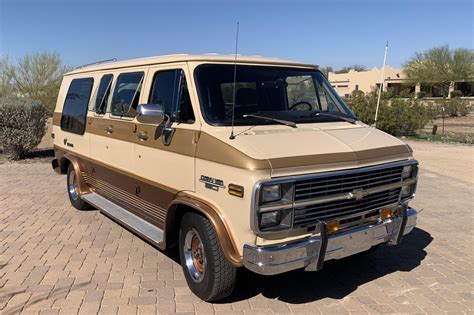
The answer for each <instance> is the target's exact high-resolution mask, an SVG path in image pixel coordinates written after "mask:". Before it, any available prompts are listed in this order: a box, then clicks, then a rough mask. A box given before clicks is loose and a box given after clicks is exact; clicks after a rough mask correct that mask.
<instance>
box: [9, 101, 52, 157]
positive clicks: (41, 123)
mask: <svg viewBox="0 0 474 315" xmlns="http://www.w3.org/2000/svg"><path fill="white" fill-rule="evenodd" d="M45 132H46V111H45V108H44V106H43V105H41V104H40V103H38V102H36V101H33V100H31V99H28V98H23V97H14V96H8V97H3V98H0V146H1V147H2V148H3V151H4V153H6V155H7V156H8V158H10V159H13V160H18V159H21V158H23V157H24V156H25V155H26V154H27V153H28V152H31V150H33V149H34V148H36V146H37V145H38V144H39V143H40V141H41V138H42V137H43V136H44V134H45Z"/></svg>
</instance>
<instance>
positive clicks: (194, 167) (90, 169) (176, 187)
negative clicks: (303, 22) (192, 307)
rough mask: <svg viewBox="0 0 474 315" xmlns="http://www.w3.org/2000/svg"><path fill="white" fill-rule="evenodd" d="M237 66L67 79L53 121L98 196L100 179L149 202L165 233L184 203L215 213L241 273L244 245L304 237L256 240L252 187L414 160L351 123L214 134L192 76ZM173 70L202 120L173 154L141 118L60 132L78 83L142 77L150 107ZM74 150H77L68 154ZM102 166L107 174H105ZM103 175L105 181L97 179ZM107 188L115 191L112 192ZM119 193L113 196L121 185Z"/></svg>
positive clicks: (179, 134)
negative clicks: (156, 80) (161, 77)
mask: <svg viewBox="0 0 474 315" xmlns="http://www.w3.org/2000/svg"><path fill="white" fill-rule="evenodd" d="M232 62H233V56H187V55H183V56H165V57H158V58H147V59H139V60H135V61H125V62H119V63H109V64H104V65H98V66H92V67H87V68H84V69H79V70H75V71H73V72H71V73H68V74H66V75H65V77H64V79H63V83H62V86H61V89H60V92H59V96H58V101H57V105H56V110H55V115H54V119H53V124H54V126H53V133H54V134H55V140H54V145H55V148H56V150H57V152H68V155H67V156H62V157H61V158H62V159H64V158H68V156H75V155H77V157H75V159H79V160H81V159H82V160H88V161H92V162H88V163H83V164H85V165H86V166H84V168H85V169H84V170H81V171H82V172H83V173H85V176H86V179H88V180H89V181H90V182H88V185H89V186H91V189H95V187H94V183H96V184H97V185H99V186H100V185H101V183H102V182H101V181H103V183H102V184H103V185H105V186H103V189H104V190H103V191H104V192H105V193H107V192H111V193H114V194H118V195H117V196H119V195H120V193H122V194H125V191H128V193H127V194H130V196H129V195H126V196H125V195H124V197H123V198H124V199H126V200H128V201H129V202H130V203H139V204H140V205H141V204H142V203H141V202H142V199H143V200H145V201H143V206H142V207H144V208H145V209H149V213H150V214H151V215H152V216H153V213H155V214H156V218H155V219H156V222H158V223H156V224H157V225H159V226H163V227H165V225H166V224H165V222H164V221H166V220H167V218H165V219H164V221H163V222H162V221H160V220H162V219H161V213H164V215H165V217H166V214H167V213H168V210H169V209H170V207H173V206H176V204H179V203H182V204H185V205H187V206H190V204H192V202H191V200H194V201H195V206H194V207H196V208H199V207H201V208H206V209H208V210H203V209H199V210H200V211H202V212H205V211H211V210H209V209H213V210H212V212H213V213H214V214H213V217H212V220H211V221H213V223H214V221H215V222H217V221H220V222H219V223H215V227H216V230H218V237H219V240H220V244H221V246H222V247H223V248H224V250H225V251H228V252H229V254H228V259H229V260H231V261H232V263H233V264H234V265H241V255H242V250H243V245H244V244H245V243H250V244H275V243H281V242H283V241H287V240H293V239H298V238H302V237H304V236H306V235H307V234H296V235H295V234H292V233H288V234H287V235H285V236H284V237H281V236H279V237H278V238H272V237H270V236H269V237H266V238H261V237H257V236H256V234H255V233H254V232H253V231H252V230H251V227H250V222H251V220H252V218H251V210H250V209H251V204H252V200H251V197H252V189H253V187H254V185H255V183H256V182H258V181H262V180H266V179H270V178H274V177H281V176H291V175H302V174H308V173H316V172H322V171H330V170H341V169H348V168H354V167H360V166H369V165H375V164H381V163H386V162H392V161H399V160H405V159H411V158H412V154H411V149H410V148H409V147H408V146H406V145H405V144H403V143H402V142H401V141H400V140H398V139H396V138H394V137H392V136H390V135H387V134H385V133H383V132H381V131H379V130H377V129H374V128H371V127H369V126H366V125H363V124H357V125H352V124H348V123H345V122H332V123H319V124H300V125H298V128H289V127H287V126H282V125H264V126H256V127H254V128H251V129H249V127H248V126H244V127H236V128H235V129H234V133H236V134H239V136H237V137H236V138H235V139H234V140H230V139H229V135H230V128H228V127H215V126H211V125H208V124H207V123H206V122H205V121H204V119H203V116H202V113H201V110H200V106H199V101H198V96H197V92H196V85H195V82H194V76H193V73H194V69H195V68H196V67H197V66H198V65H200V64H203V63H232ZM238 62H239V63H245V64H255V65H278V66H289V67H290V66H291V67H302V68H311V69H314V66H311V65H305V64H299V63H295V62H291V61H281V60H277V59H263V58H255V57H239V61H238ZM168 69H182V70H183V71H184V73H185V76H186V80H187V83H188V89H189V94H190V98H191V102H192V107H193V110H194V114H195V117H196V120H195V122H194V123H193V124H179V125H173V127H174V128H176V130H177V131H176V134H175V135H174V137H173V139H172V141H171V144H170V146H164V144H163V143H162V139H161V138H158V139H155V137H154V132H155V130H156V126H152V125H145V124H140V123H138V122H137V120H136V119H129V118H127V119H121V118H117V117H113V116H112V115H111V114H110V113H107V114H105V115H101V116H97V115H96V114H95V113H94V112H92V111H89V112H88V117H87V124H86V132H85V134H84V135H75V134H72V133H68V132H64V131H62V130H61V128H60V126H59V125H60V123H59V122H60V117H61V112H62V109H63V104H64V99H65V95H66V94H67V90H68V87H69V84H70V82H71V80H72V79H76V78H90V77H92V78H94V86H93V90H92V95H94V92H95V91H96V90H97V87H98V85H99V82H100V78H101V77H102V75H104V74H113V75H114V81H113V84H112V89H111V91H113V88H114V84H115V79H116V77H117V76H118V74H119V73H124V72H135V71H143V72H144V73H145V76H144V81H143V86H142V91H141V94H140V100H139V103H147V102H148V96H149V95H150V89H151V85H152V80H153V77H154V74H155V73H156V72H157V71H160V70H168ZM108 105H109V106H110V100H109V104H108ZM109 106H108V107H109ZM108 126H112V127H113V132H112V133H107V131H106V128H107V127H108ZM142 131H143V132H147V133H148V135H149V136H150V137H149V139H148V140H145V141H144V140H141V139H139V138H138V137H137V135H138V133H139V132H142ZM65 139H67V141H66V142H65V141H64V140H65ZM65 143H66V144H65ZM68 143H72V144H73V145H74V146H73V147H71V146H68V145H67V144H68ZM76 164H77V163H76ZM83 164H77V165H83ZM87 165H89V166H87ZM100 165H101V166H100ZM102 168H103V169H104V171H103V175H101V173H100V172H101V169H102ZM114 172H115V173H117V174H121V175H120V176H122V177H116V178H117V179H119V178H121V179H120V182H121V183H122V184H121V185H122V186H120V185H119V183H117V182H114V179H113V175H111V174H113V173H114ZM86 173H87V174H86ZM201 175H205V176H210V177H214V178H219V179H222V180H223V181H224V184H225V185H226V186H227V185H228V184H230V183H232V184H237V185H241V186H243V187H244V197H243V198H238V197H235V196H231V195H230V194H229V193H228V192H227V188H225V189H223V188H221V189H219V190H218V191H215V190H210V189H207V188H205V186H204V184H203V183H201V182H200V181H199V179H200V176H201ZM97 176H101V177H102V178H100V179H99V181H98V179H97V178H95V177H97ZM111 176H112V177H111ZM129 178H130V180H129ZM107 180H109V181H111V182H107ZM107 185H112V188H111V187H109V186H107ZM137 185H138V186H140V188H141V187H142V186H143V189H142V190H143V191H140V193H138V194H135V196H133V191H132V189H133V187H132V186H137ZM119 186H120V189H118V188H117V189H118V190H117V192H115V191H114V189H115V188H114V187H119ZM154 189H156V190H154ZM127 196H128V197H127ZM156 196H160V198H161V199H157V197H156ZM136 198H138V199H136ZM140 198H141V199H140ZM193 198H194V199H193ZM199 204H200V205H201V206H200V205H199ZM152 205H156V207H155V206H152ZM131 208H133V207H131ZM134 211H140V209H135V210H134ZM155 219H153V220H155ZM163 247H166V243H165V244H163Z"/></svg>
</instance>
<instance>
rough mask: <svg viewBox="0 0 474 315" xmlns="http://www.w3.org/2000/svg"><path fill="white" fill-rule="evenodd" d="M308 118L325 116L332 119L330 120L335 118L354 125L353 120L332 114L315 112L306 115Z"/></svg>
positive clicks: (354, 121)
mask: <svg viewBox="0 0 474 315" xmlns="http://www.w3.org/2000/svg"><path fill="white" fill-rule="evenodd" d="M308 116H309V117H318V116H326V117H332V118H337V119H340V120H343V121H347V122H348V123H351V124H354V125H355V124H356V120H355V119H352V118H350V117H345V116H339V115H334V114H331V113H327V112H316V113H314V114H311V115H308ZM308 116H306V117H308Z"/></svg>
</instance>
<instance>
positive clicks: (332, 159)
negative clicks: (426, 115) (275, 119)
mask: <svg viewBox="0 0 474 315" xmlns="http://www.w3.org/2000/svg"><path fill="white" fill-rule="evenodd" d="M400 154H406V155H407V156H408V155H409V151H408V149H407V147H406V146H405V145H397V146H393V147H384V148H376V149H369V150H363V151H355V152H344V153H330V154H317V155H304V156H295V157H284V158H275V159H270V160H269V161H270V164H271V165H272V167H273V168H274V169H278V168H288V167H299V166H310V165H318V164H329V163H344V162H353V161H367V160H371V159H380V158H383V157H388V156H393V155H400Z"/></svg>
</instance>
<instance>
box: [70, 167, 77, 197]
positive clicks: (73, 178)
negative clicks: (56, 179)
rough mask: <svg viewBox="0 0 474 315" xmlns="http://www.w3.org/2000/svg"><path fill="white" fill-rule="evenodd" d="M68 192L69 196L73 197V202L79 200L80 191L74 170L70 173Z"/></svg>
mask: <svg viewBox="0 0 474 315" xmlns="http://www.w3.org/2000/svg"><path fill="white" fill-rule="evenodd" d="M68 190H69V195H70V196H71V198H72V199H73V200H77V199H78V198H79V189H78V187H77V180H76V172H75V171H74V170H72V171H71V172H70V173H69V178H68Z"/></svg>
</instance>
